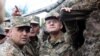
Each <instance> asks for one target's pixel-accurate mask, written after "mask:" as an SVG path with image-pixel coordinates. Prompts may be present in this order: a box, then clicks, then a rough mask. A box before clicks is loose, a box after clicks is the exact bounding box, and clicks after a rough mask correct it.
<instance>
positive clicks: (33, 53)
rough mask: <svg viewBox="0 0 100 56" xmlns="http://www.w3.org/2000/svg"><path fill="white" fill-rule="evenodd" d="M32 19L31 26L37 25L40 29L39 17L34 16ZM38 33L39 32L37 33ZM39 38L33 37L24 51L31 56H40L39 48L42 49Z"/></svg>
mask: <svg viewBox="0 0 100 56" xmlns="http://www.w3.org/2000/svg"><path fill="white" fill-rule="evenodd" d="M29 19H30V25H31V23H32V24H37V25H38V26H37V27H39V17H37V16H32V17H31V18H29ZM37 33H38V32H37ZM38 37H39V36H38V34H37V36H31V37H30V41H29V42H28V43H27V45H25V47H24V50H25V51H26V53H27V54H28V55H29V56H39V47H40V42H39V38H38Z"/></svg>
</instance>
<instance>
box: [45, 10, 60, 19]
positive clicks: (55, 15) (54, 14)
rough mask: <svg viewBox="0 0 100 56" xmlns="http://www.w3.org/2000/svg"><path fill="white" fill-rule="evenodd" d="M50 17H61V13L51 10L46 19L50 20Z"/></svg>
mask: <svg viewBox="0 0 100 56" xmlns="http://www.w3.org/2000/svg"><path fill="white" fill-rule="evenodd" d="M48 19H57V20H58V19H59V13H57V12H50V13H48V14H47V15H46V17H45V20H48Z"/></svg>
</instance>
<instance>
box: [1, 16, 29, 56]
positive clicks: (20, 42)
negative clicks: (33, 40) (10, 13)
mask: <svg viewBox="0 0 100 56" xmlns="http://www.w3.org/2000/svg"><path fill="white" fill-rule="evenodd" d="M11 23H12V26H11V28H10V31H9V33H10V35H9V37H7V39H6V40H5V42H4V43H2V44H1V45H0V56H27V55H26V53H25V52H24V51H23V50H22V49H23V46H24V45H25V44H26V43H27V42H28V41H29V36H28V34H29V32H30V24H29V21H27V20H26V18H25V17H21V16H14V18H13V19H11Z"/></svg>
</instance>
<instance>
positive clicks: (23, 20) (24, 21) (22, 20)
mask: <svg viewBox="0 0 100 56" xmlns="http://www.w3.org/2000/svg"><path fill="white" fill-rule="evenodd" d="M21 26H29V27H30V23H29V20H28V18H27V17H22V16H14V17H12V19H11V27H21Z"/></svg>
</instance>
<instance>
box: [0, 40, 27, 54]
mask: <svg viewBox="0 0 100 56" xmlns="http://www.w3.org/2000/svg"><path fill="white" fill-rule="evenodd" d="M0 56H26V54H25V53H24V52H23V51H22V50H21V49H20V48H19V47H18V46H17V45H15V44H14V42H12V41H11V40H10V39H9V38H7V39H6V40H5V42H4V43H3V44H1V45H0Z"/></svg>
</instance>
